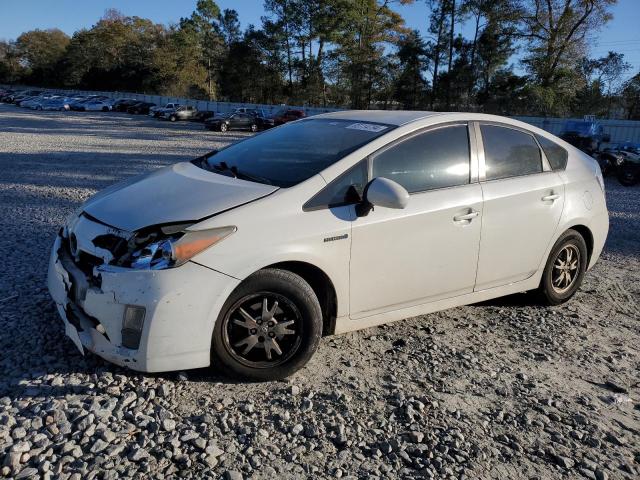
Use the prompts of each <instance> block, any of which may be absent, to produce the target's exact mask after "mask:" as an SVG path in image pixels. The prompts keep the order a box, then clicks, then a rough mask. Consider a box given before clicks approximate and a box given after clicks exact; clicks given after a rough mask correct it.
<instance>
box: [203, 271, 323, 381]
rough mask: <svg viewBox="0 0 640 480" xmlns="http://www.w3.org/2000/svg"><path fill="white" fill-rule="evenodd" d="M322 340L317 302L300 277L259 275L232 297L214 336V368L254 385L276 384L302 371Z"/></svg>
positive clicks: (227, 302) (258, 273) (287, 274)
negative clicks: (251, 382) (223, 369)
mask: <svg viewBox="0 0 640 480" xmlns="http://www.w3.org/2000/svg"><path fill="white" fill-rule="evenodd" d="M321 335H322V313H321V309H320V304H319V302H318V298H317V297H316V295H315V293H314V292H313V289H312V288H311V287H310V286H309V284H308V283H307V282H306V281H305V280H304V279H303V278H302V277H300V276H299V275H296V274H294V273H292V272H288V271H285V270H278V269H265V270H260V271H258V272H256V273H254V274H253V275H251V276H250V277H249V278H247V279H246V280H245V281H244V282H243V283H242V284H241V285H240V286H239V287H238V288H236V290H235V291H234V292H233V293H232V294H231V296H230V297H229V299H227V301H226V302H225V305H224V307H223V308H222V311H221V313H220V316H219V317H218V320H217V322H216V325H215V328H214V332H213V347H212V350H213V352H212V353H213V355H212V356H213V357H214V359H213V361H212V364H213V365H216V364H217V363H218V364H222V366H223V367H224V368H225V370H226V371H227V372H228V373H231V374H233V375H236V376H237V375H240V376H242V377H243V378H247V379H251V380H261V381H265V380H278V379H282V378H285V377H287V376H289V375H291V374H292V373H294V372H296V371H297V370H298V369H300V368H301V367H302V366H304V365H305V364H306V363H307V362H308V361H309V359H310V358H311V357H312V355H313V354H314V352H315V351H316V349H317V348H318V344H319V342H320V337H321Z"/></svg>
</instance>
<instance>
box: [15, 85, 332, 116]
mask: <svg viewBox="0 0 640 480" xmlns="http://www.w3.org/2000/svg"><path fill="white" fill-rule="evenodd" d="M13 88H17V87H13ZM20 88H24V89H26V90H27V89H28V90H34V89H36V87H20ZM46 91H47V92H55V93H61V94H64V95H69V96H70V95H104V96H106V97H109V98H131V99H134V100H139V101H141V102H150V103H155V104H156V105H166V104H167V103H179V104H180V105H190V106H193V107H196V108H197V109H198V110H208V111H211V112H216V113H227V112H233V111H235V110H236V109H237V108H240V107H245V108H255V109H261V110H263V111H264V112H265V113H267V114H269V113H273V112H276V111H278V110H280V109H281V108H282V107H284V106H285V105H262V104H257V103H234V102H210V101H207V100H194V99H192V98H181V97H168V96H163V95H147V94H144V93H127V92H97V91H88V90H63V89H59V88H47V89H46ZM286 107H287V108H295V109H300V110H304V111H305V113H306V114H307V115H318V114H319V113H327V112H334V111H336V110H340V109H339V108H335V107H332V108H322V107H308V106H299V105H286Z"/></svg>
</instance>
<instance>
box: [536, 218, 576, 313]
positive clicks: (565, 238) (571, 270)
mask: <svg viewBox="0 0 640 480" xmlns="http://www.w3.org/2000/svg"><path fill="white" fill-rule="evenodd" d="M587 257H588V253H587V244H586V242H585V241H584V238H583V237H582V235H580V234H579V233H578V232H577V231H575V230H567V231H566V232H565V233H564V234H562V236H561V237H560V238H559V239H558V241H557V242H556V243H555V245H554V246H553V248H552V249H551V253H550V255H549V258H548V260H547V264H546V266H545V267H544V272H543V274H542V281H541V282H540V293H541V294H542V296H543V298H544V299H545V300H546V301H547V303H549V304H550V305H560V304H561V303H564V302H566V301H567V300H569V299H570V298H571V297H572V296H573V295H574V294H575V293H576V291H577V290H578V288H580V285H581V284H582V279H583V278H584V274H585V272H586V271H587Z"/></svg>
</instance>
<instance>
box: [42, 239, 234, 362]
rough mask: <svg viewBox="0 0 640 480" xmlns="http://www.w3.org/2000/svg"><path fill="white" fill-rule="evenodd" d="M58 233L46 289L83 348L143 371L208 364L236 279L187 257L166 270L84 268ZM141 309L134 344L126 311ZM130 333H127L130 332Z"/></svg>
mask: <svg viewBox="0 0 640 480" xmlns="http://www.w3.org/2000/svg"><path fill="white" fill-rule="evenodd" d="M67 243H68V242H66V241H65V238H63V237H62V236H61V235H58V236H57V238H56V240H55V243H54V246H53V249H52V252H51V257H50V261H49V272H48V280H47V283H48V287H49V291H50V293H51V296H52V298H53V300H54V301H55V303H56V306H57V309H58V312H59V314H60V316H61V317H62V320H63V322H64V325H65V333H66V335H67V336H68V337H69V338H70V339H71V340H72V341H73V343H74V344H75V345H76V346H77V347H78V349H79V350H80V352H82V353H84V350H85V349H86V350H89V351H91V352H93V353H95V354H97V355H99V356H100V357H102V358H104V359H105V360H108V361H110V362H112V363H115V364H117V365H120V366H126V367H129V368H131V369H133V370H138V371H143V372H159V371H171V370H183V369H190V368H200V367H206V366H208V365H209V364H210V352H211V336H212V332H213V325H214V323H215V320H216V318H217V316H218V313H219V311H220V308H221V307H222V304H223V303H224V301H225V299H226V298H227V296H228V295H229V294H230V293H231V291H232V290H233V289H234V288H235V287H236V286H237V284H238V280H237V279H235V278H233V277H230V276H227V275H224V274H222V273H219V272H216V271H214V270H211V269H208V268H205V267H202V266H200V265H198V264H195V263H192V262H187V263H186V264H184V265H182V266H181V267H178V268H172V269H167V270H162V271H147V270H145V271H139V270H131V269H126V268H119V267H111V266H105V265H102V266H94V267H93V269H92V272H87V268H82V269H81V268H80V266H79V265H78V264H77V262H76V261H75V260H74V258H73V257H72V256H71V254H70V252H69V249H68V248H67V246H66V244H67ZM128 307H135V308H138V309H141V310H142V309H143V310H144V321H143V324H142V326H141V331H140V332H139V344H138V346H137V348H128V347H126V346H124V345H123V343H124V344H125V345H129V344H130V343H131V342H127V341H123V332H124V331H125V330H126V329H123V321H124V317H125V310H126V309H127V308H128ZM125 336H126V334H125Z"/></svg>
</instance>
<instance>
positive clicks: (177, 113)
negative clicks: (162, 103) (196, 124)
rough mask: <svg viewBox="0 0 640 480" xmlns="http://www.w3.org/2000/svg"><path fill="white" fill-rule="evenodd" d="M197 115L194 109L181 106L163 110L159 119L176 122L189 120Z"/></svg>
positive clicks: (196, 110)
mask: <svg viewBox="0 0 640 480" xmlns="http://www.w3.org/2000/svg"><path fill="white" fill-rule="evenodd" d="M197 113H198V109H197V108H196V107H192V106H189V105H181V106H179V107H177V108H174V109H165V110H164V111H163V112H162V116H161V117H160V118H164V119H165V120H169V121H170V122H175V121H177V120H191V119H192V118H193V117H195V115H196V114H197Z"/></svg>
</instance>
